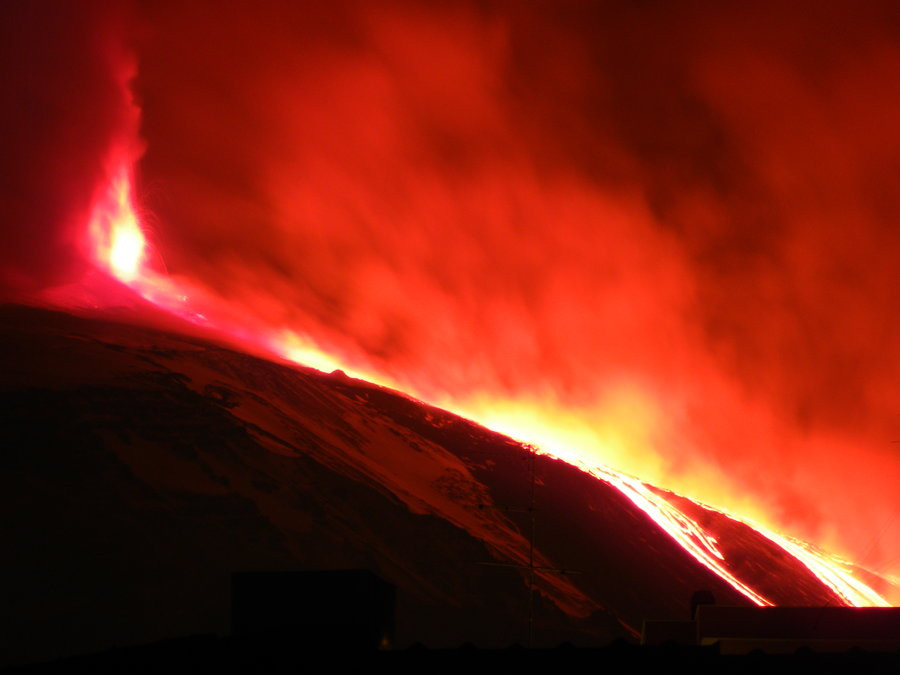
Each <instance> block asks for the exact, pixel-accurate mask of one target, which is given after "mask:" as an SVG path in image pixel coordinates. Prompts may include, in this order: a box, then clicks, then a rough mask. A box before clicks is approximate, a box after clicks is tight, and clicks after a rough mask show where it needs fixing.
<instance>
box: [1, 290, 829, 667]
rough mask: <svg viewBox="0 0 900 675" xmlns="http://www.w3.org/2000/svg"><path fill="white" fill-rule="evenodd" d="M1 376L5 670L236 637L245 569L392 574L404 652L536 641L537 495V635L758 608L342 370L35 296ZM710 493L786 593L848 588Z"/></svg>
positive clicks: (597, 638)
mask: <svg viewBox="0 0 900 675" xmlns="http://www.w3.org/2000/svg"><path fill="white" fill-rule="evenodd" d="M0 373H2V382H0V397H2V416H0V420H2V422H0V428H2V432H0V434H2V435H0V439H2V440H0V447H2V471H0V481H2V485H0V490H2V495H3V504H4V512H5V517H4V518H3V527H2V532H0V536H2V539H3V542H4V549H5V553H4V555H3V556H2V560H3V562H2V565H3V574H4V576H3V579H4V585H5V591H4V597H5V600H4V603H3V608H2V610H0V611H2V625H0V640H2V650H3V654H2V657H0V660H2V663H4V664H10V663H25V662H28V661H32V660H38V659H47V658H54V657H58V656H65V655H69V654H74V653H84V652H90V651H98V650H102V649H106V648H108V647H110V646H112V645H128V644H137V643H144V642H149V641H153V640H158V639H162V638H166V637H172V636H179V635H189V634H196V633H223V632H226V631H227V626H228V620H229V607H228V605H229V597H228V587H229V578H230V575H231V573H232V572H233V571H237V570H267V569H271V570H304V569H346V568H366V569H369V570H372V571H374V572H375V573H376V574H378V575H380V576H381V577H382V578H384V579H386V580H388V581H390V582H392V583H393V584H395V585H396V586H397V589H398V604H397V645H398V646H400V647H402V646H405V645H409V644H412V643H414V642H421V643H424V644H426V645H428V646H433V647H442V646H457V645H459V644H462V643H464V642H473V643H475V644H478V645H479V646H488V647H490V646H506V645H509V644H511V643H513V642H516V641H518V642H524V641H525V640H526V639H527V634H528V616H529V610H528V607H529V601H528V583H529V573H528V571H527V570H526V569H524V566H527V565H528V563H529V550H530V538H531V520H530V518H531V513H530V512H529V511H528V507H529V505H530V503H531V491H532V489H534V503H535V505H536V510H535V511H534V518H535V519H534V565H535V566H536V567H538V568H547V569H537V570H536V571H535V579H534V583H535V588H536V593H535V602H534V629H535V641H536V644H538V645H554V644H558V643H559V642H561V641H563V640H568V641H571V642H573V643H575V644H581V645H602V644H606V643H608V642H609V641H610V640H612V639H614V638H617V637H628V636H634V635H636V632H637V630H638V629H639V628H640V626H641V622H642V620H643V619H645V618H651V619H681V618H687V613H688V604H689V598H690V596H691V593H692V592H693V591H695V590H697V589H708V590H711V591H712V592H713V594H714V595H715V596H716V598H717V600H718V601H719V602H723V603H727V604H747V603H748V602H749V600H747V598H746V597H745V596H743V595H741V594H740V593H738V592H737V591H735V590H734V589H733V588H732V587H731V586H730V585H728V584H727V583H726V582H724V581H723V580H722V579H720V578H719V577H718V576H716V575H715V574H713V573H712V572H711V571H709V570H708V569H707V568H706V567H704V566H702V565H700V564H699V563H697V562H696V560H695V559H694V558H692V557H691V556H690V555H688V554H687V553H686V552H685V550H684V549H682V548H681V547H680V546H679V545H678V544H677V543H676V542H675V541H674V540H673V539H672V538H671V537H670V536H669V535H668V534H667V533H666V532H664V531H663V530H662V529H660V528H659V526H657V525H656V524H655V523H654V522H653V521H652V520H651V519H650V518H649V517H648V516H647V515H646V514H645V513H644V512H643V511H641V510H640V509H639V508H637V507H636V506H635V505H634V504H633V503H632V502H631V501H630V500H629V499H627V498H626V497H625V496H624V495H623V494H622V493H621V492H619V491H618V490H617V489H615V488H614V487H612V486H610V485H608V484H607V483H605V482H603V481H600V480H598V479H596V478H594V477H592V476H590V475H588V474H586V473H584V472H583V471H581V470H579V469H577V468H575V467H572V466H570V465H568V464H566V463H564V462H561V461H558V460H554V459H551V458H548V457H546V456H541V455H536V456H533V457H532V456H531V455H530V453H529V451H528V448H527V447H524V446H523V445H521V444H520V443H518V442H516V441H514V440H512V439H510V438H508V437H505V436H502V435H500V434H497V433H494V432H492V431H489V430H488V429H485V428H483V427H481V426H478V425H476V424H474V423H472V422H470V421H467V420H465V419H462V418H460V417H458V416H455V415H453V414H450V413H448V412H445V411H443V410H439V409H437V408H434V407H430V406H428V405H425V404H423V403H421V402H419V401H416V400H414V399H411V398H409V397H407V396H404V395H402V394H400V393H398V392H394V391H390V390H387V389H384V388H381V387H377V386H375V385H371V384H369V383H366V382H363V381H359V380H353V379H350V378H347V377H346V376H344V375H343V374H341V373H334V374H331V375H326V374H323V373H320V372H318V371H314V370H310V369H304V368H299V367H294V366H289V365H284V364H278V363H274V362H271V361H266V360H263V359H260V358H256V357H253V356H249V355H247V354H243V353H239V352H236V351H233V350H230V349H227V348H225V347H222V346H218V345H216V344H212V343H209V342H205V341H203V340H201V339H198V338H191V337H184V336H180V335H176V334H172V333H167V332H160V331H156V330H151V329H147V328H142V327H137V326H135V325H131V324H128V323H118V322H115V321H112V320H109V319H108V318H98V317H84V316H75V315H71V314H66V313H61V312H55V311H48V310H44V309H37V308H32V307H24V306H18V305H4V306H0ZM532 461H533V462H534V468H533V472H532V468H531V463H532ZM532 475H533V476H534V486H532ZM690 505H691V507H692V508H693V509H694V511H695V512H696V513H695V514H694V515H695V517H696V516H697V515H698V514H699V515H700V516H702V518H703V520H704V522H705V526H706V527H707V528H708V531H711V532H719V533H720V537H721V536H727V542H725V544H726V545H725V548H726V549H727V551H728V556H729V561H730V563H729V564H730V565H731V566H732V571H733V572H734V573H735V574H736V575H738V576H739V578H741V580H742V581H744V582H745V583H748V584H750V585H751V586H752V587H753V588H754V589H755V590H756V591H757V592H759V593H761V594H762V595H764V596H765V597H766V598H767V599H768V600H769V601H771V602H773V603H776V604H795V605H796V604H811V605H814V604H838V603H839V601H838V599H837V598H836V597H835V596H834V594H833V593H832V592H831V591H830V590H829V589H828V588H827V587H826V586H824V585H823V584H822V583H820V582H819V580H818V579H817V578H816V577H814V576H813V575H812V574H810V573H809V572H808V571H807V569H806V568H805V567H804V566H803V565H802V564H800V563H799V562H798V561H796V560H795V559H793V558H792V557H790V556H788V555H787V554H785V552H784V551H783V550H782V549H780V548H778V547H777V546H775V545H774V544H772V543H771V541H769V540H768V539H766V538H765V537H763V536H761V535H759V534H758V533H757V532H755V531H754V530H753V529H751V528H750V527H748V526H746V525H744V524H742V523H739V522H737V521H734V520H731V519H729V518H728V517H726V516H724V515H722V514H720V513H718V512H716V511H712V510H708V509H705V508H703V507H702V506H699V505H696V504H693V503H690ZM483 563H493V564H489V565H485V564H483ZM504 565H508V566H504ZM559 570H566V571H567V572H566V573H560V572H559Z"/></svg>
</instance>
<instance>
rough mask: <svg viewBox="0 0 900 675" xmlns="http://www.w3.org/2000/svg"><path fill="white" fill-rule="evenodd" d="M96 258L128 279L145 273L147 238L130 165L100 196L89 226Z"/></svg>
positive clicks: (124, 168)
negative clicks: (133, 191) (136, 202)
mask: <svg viewBox="0 0 900 675" xmlns="http://www.w3.org/2000/svg"><path fill="white" fill-rule="evenodd" d="M89 233H90V236H91V239H92V241H93V243H94V254H95V256H96V258H97V260H98V261H99V262H100V263H101V264H102V265H104V266H107V267H108V268H109V271H110V272H111V273H112V274H113V276H115V277H117V278H118V279H120V280H121V281H124V282H126V283H129V282H133V281H137V280H138V278H139V277H140V276H141V275H142V272H143V269H142V268H143V266H144V263H145V259H146V246H147V240H146V239H145V238H144V233H143V231H141V228H140V226H139V225H138V217H137V213H136V212H135V207H134V200H133V197H132V181H131V177H130V167H127V166H123V167H121V168H120V169H119V171H118V173H117V174H116V175H115V177H114V178H113V179H112V181H111V182H110V184H109V185H108V187H107V190H106V192H105V193H104V194H103V195H102V196H101V197H100V198H99V199H98V200H97V203H96V204H95V205H94V210H93V213H92V215H91V223H90V228H89Z"/></svg>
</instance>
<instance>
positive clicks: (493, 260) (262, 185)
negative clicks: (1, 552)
mask: <svg viewBox="0 0 900 675" xmlns="http://www.w3.org/2000/svg"><path fill="white" fill-rule="evenodd" d="M782 4H783V3H765V2H762V3H754V4H753V6H752V7H749V6H748V7H744V8H734V7H726V6H720V5H716V6H708V7H706V8H701V7H700V6H699V5H697V6H694V5H691V7H690V8H685V7H681V8H676V7H674V6H669V5H664V4H662V3H627V4H625V3H615V2H610V3H596V4H595V3H587V4H580V3H565V2H563V3H548V4H542V3H515V2H513V3H504V2H497V3H468V2H451V3H441V4H440V5H438V6H431V5H429V4H426V3H412V2H409V3H406V2H400V3H392V4H388V5H379V4H377V3H376V4H368V3H354V2H337V3H329V6H328V8H319V7H311V6H304V7H302V8H296V7H293V5H292V4H291V3H281V2H271V3H262V4H260V5H252V6H251V5H249V4H248V5H243V4H241V3H228V4H227V5H224V6H222V5H220V4H219V3H211V4H204V3H190V5H189V6H185V5H184V3H167V2H158V3H152V5H151V4H147V5H145V6H143V7H142V8H141V11H140V19H139V21H138V23H139V24H140V26H141V30H140V31H138V32H139V34H140V40H137V42H136V51H137V58H138V61H139V65H140V69H139V71H138V73H137V75H136V78H135V79H134V81H133V87H134V89H135V91H136V92H137V94H138V95H139V98H140V100H141V107H142V109H143V111H144V119H143V123H142V126H141V133H142V135H143V136H144V138H145V139H146V141H147V150H146V154H145V155H144V156H143V157H142V158H141V159H140V162H139V164H138V165H137V166H138V168H139V169H140V179H141V180H140V195H139V196H140V200H141V203H142V209H146V210H147V211H148V212H149V213H151V214H153V215H152V218H153V221H152V230H153V236H152V237H150V236H149V230H148V228H147V226H146V223H140V219H138V217H137V216H136V215H135V213H136V211H135V203H134V200H135V197H136V195H135V194H132V193H131V192H130V190H131V188H130V187H129V186H130V182H129V181H130V180H131V179H132V171H133V170H134V168H133V166H132V164H133V162H134V161H135V160H136V159H137V156H138V154H139V153H138V152H136V151H135V148H137V147H139V145H138V144H137V124H136V114H135V113H136V108H135V107H134V106H133V105H132V103H131V100H130V95H129V94H128V91H127V89H125V88H124V87H123V86H122V85H123V82H124V81H125V80H126V79H127V77H125V78H123V76H122V72H126V73H127V74H128V76H129V77H130V75H131V74H133V73H132V72H131V70H130V69H129V68H121V67H120V65H121V63H126V62H127V61H128V60H127V59H122V58H121V55H120V54H118V55H117V54H113V55H112V57H111V56H110V51H109V50H99V51H98V50H94V48H93V45H95V44H97V39H96V35H95V34H94V33H96V31H94V32H91V31H88V32H89V33H91V35H92V38H91V40H90V41H88V40H86V39H84V38H77V37H76V38H72V40H71V41H72V42H73V43H74V45H75V47H76V48H75V49H73V50H71V51H72V52H73V53H76V54H78V55H79V56H80V57H82V58H81V60H82V61H83V63H82V64H81V65H82V67H81V68H80V69H79V72H84V73H87V74H89V75H90V77H89V78H88V82H87V84H90V85H91V86H89V87H86V88H85V91H86V92H89V94H90V95H88V94H85V96H83V97H79V96H76V95H75V92H73V91H71V86H72V85H71V84H70V83H69V82H68V80H66V78H64V77H57V78H50V82H51V83H52V84H58V86H55V87H53V88H52V92H53V93H54V95H55V96H56V98H53V97H51V99H50V100H51V102H52V103H54V105H55V108H54V106H50V107H51V108H52V109H57V108H61V109H64V111H65V114H64V115H61V116H60V117H59V119H57V118H55V117H51V118H48V120H49V121H46V120H43V118H41V117H40V116H32V117H31V118H28V117H27V116H26V115H24V114H23V119H26V118H27V119H29V120H32V119H36V120H43V121H44V122H46V123H45V124H42V125H37V126H40V128H35V130H34V133H33V134H32V136H33V137H34V138H35V139H45V138H53V139H54V144H52V145H53V147H54V149H56V151H57V152H56V154H55V155H54V154H53V153H50V152H49V151H46V148H44V149H42V150H41V151H40V152H37V151H35V150H33V148H35V147H37V148H39V149H41V148H42V147H43V146H42V145H41V144H40V143H37V142H35V143H32V144H31V145H30V146H29V147H28V150H29V152H25V151H24V150H23V152H22V153H21V156H22V157H23V158H25V159H23V160H21V163H22V164H23V165H25V166H26V168H27V169H28V171H26V172H25V173H24V175H27V176H31V177H32V179H29V181H27V183H28V186H29V188H30V187H31V186H37V187H35V188H34V192H35V194H37V195H44V194H47V193H53V194H58V195H61V196H60V203H61V204H62V206H60V208H59V209H58V212H57V211H53V212H50V210H49V209H47V208H44V209H43V210H36V211H34V212H35V213H38V214H39V215H41V217H42V218H43V220H41V221H40V222H42V223H44V222H46V223H52V227H51V234H52V235H53V236H50V237H45V238H44V239H45V241H44V242H42V244H41V246H36V245H32V244H31V243H28V242H31V241H32V240H33V239H35V237H34V236H30V237H29V235H28V233H29V232H31V231H32V230H34V229H35V228H34V227H31V226H30V225H28V224H27V223H26V222H25V219H24V218H23V217H20V216H21V214H26V215H27V217H28V218H32V217H33V214H32V211H33V209H32V210H30V209H29V208H25V206H27V204H26V205H25V206H23V208H22V209H20V210H19V211H18V212H17V213H16V214H15V215H16V217H15V218H11V219H10V222H15V223H19V222H22V223H23V225H21V226H20V227H19V228H18V229H17V230H16V232H17V234H16V236H9V235H5V236H8V237H9V239H10V242H11V243H10V246H8V247H7V249H8V250H14V249H13V248H12V246H13V245H15V247H17V248H15V251H16V252H17V253H16V255H9V260H6V259H4V265H3V267H2V270H0V271H2V273H3V278H4V280H5V285H6V286H12V287H34V286H37V287H41V286H46V285H49V284H51V283H58V282H60V281H62V280H65V279H66V278H68V279H70V280H71V279H74V278H77V276H78V275H77V271H78V270H79V269H81V267H83V264H84V261H83V260H81V259H80V258H79V257H78V256H77V255H73V254H71V252H70V249H72V248H73V247H74V248H77V247H78V246H77V245H74V244H73V241H74V240H75V239H77V237H76V236H75V235H73V232H75V231H76V230H77V227H75V226H74V225H72V223H73V222H77V223H82V224H83V223H84V222H91V223H92V225H91V229H90V231H91V234H90V242H91V246H92V251H95V252H98V253H99V255H100V256H101V258H103V260H105V261H107V263H106V264H107V267H108V269H109V270H110V271H111V272H112V274H113V275H114V276H116V277H117V278H118V279H120V280H122V281H124V282H127V283H128V284H130V285H131V286H132V287H133V288H135V289H138V290H139V291H140V293H141V294H142V295H143V296H144V297H146V298H148V299H151V300H152V301H153V302H155V303H156V304H158V305H160V306H163V307H165V308H166V309H168V310H170V311H173V312H175V313H178V314H179V315H180V316H185V317H188V318H189V319H190V320H191V321H193V322H194V323H198V324H202V325H207V326H214V327H216V328H217V329H218V330H220V331H223V332H224V333H226V334H228V335H229V336H231V339H233V340H236V341H238V342H239V343H240V344H241V345H242V346H244V347H245V348H251V349H257V350H259V349H262V350H268V351H275V352H277V353H279V354H282V355H284V356H285V357H287V358H290V359H293V360H296V361H299V362H303V363H307V364H309V365H312V366H314V367H317V368H320V369H323V370H332V369H334V368H336V367H341V368H343V369H345V370H348V371H349V372H353V373H357V374H359V375H360V376H363V377H366V378H367V379H372V380H375V381H378V382H382V383H385V384H389V385H391V386H395V387H398V388H401V389H403V390H405V391H408V392H412V393H413V394H415V395H417V396H420V397H422V398H424V399H427V400H429V401H433V402H435V403H437V404H440V405H443V406H444V407H447V408H450V409H452V410H455V411H458V412H461V413H463V414H465V415H467V416H469V417H472V418H474V419H476V420H478V421H480V422H482V423H484V424H486V425H487V426H490V427H493V428H496V429H498V430H500V431H505V432H507V433H510V434H512V435H514V436H516V437H518V438H521V439H523V440H526V441H529V442H534V443H537V444H539V445H540V446H541V447H542V448H543V449H544V450H545V451H547V452H551V453H553V454H554V455H557V456H560V457H564V458H566V459H567V460H569V461H573V462H582V463H584V464H585V465H586V466H588V467H597V466H613V467H616V469H619V470H622V471H626V472H628V473H629V474H632V475H637V476H640V477H641V478H643V479H646V480H648V481H651V482H653V483H656V484H660V485H664V486H666V487H670V488H672V489H675V490H677V491H679V492H682V493H684V494H688V495H691V496H694V497H697V498H700V499H702V500H703V501H705V502H708V503H713V504H717V505H720V506H722V507H723V508H727V509H728V510H729V511H730V512H733V513H741V514H742V515H743V516H746V517H751V518H753V519H754V520H755V521H757V522H762V523H764V524H765V525H766V526H767V527H768V528H769V529H770V530H771V531H780V532H791V533H794V534H797V535H800V536H803V537H805V538H807V539H809V540H811V541H815V542H817V543H820V544H822V545H825V546H829V547H833V548H835V549H836V550H839V551H841V552H842V553H845V554H847V555H850V556H851V557H853V559H854V560H856V561H857V562H859V563H861V564H864V565H870V566H873V567H876V568H878V569H879V570H881V571H888V572H890V571H894V572H896V571H897V564H898V561H900V538H898V537H897V532H898V530H897V522H898V513H900V493H898V491H897V490H896V485H897V484H898V481H900V459H898V456H897V454H896V452H897V448H898V447H900V446H897V445H896V444H893V445H892V444H891V442H892V441H894V440H897V438H898V437H900V424H898V422H897V420H898V419H900V418H898V417H897V414H898V412H900V405H898V401H897V398H896V383H897V381H898V377H900V373H898V367H900V351H898V350H900V347H898V345H900V341H898V340H897V339H896V335H897V334H898V328H900V326H898V325H897V312H896V309H897V307H898V306H900V295H898V294H900V283H898V278H897V265H896V261H897V256H898V251H900V239H898V236H900V229H898V228H897V227H896V223H897V221H898V219H900V202H898V200H897V193H896V185H895V176H896V168H897V166H900V164H898V162H900V136H898V131H897V130H898V128H900V127H898V125H897V124H896V119H898V117H900V94H898V92H900V87H897V86H896V73H898V72H900V47H898V44H900V41H898V35H897V32H896V26H898V25H900V21H894V20H892V18H896V16H895V13H896V4H894V3H879V2H874V3H867V4H866V6H865V7H858V6H855V5H854V4H853V3H842V2H833V3H832V2H825V3H817V4H816V8H815V15H814V16H813V15H812V14H809V13H807V12H805V11H804V10H803V9H802V8H797V7H790V8H785V7H783V6H782ZM75 13H76V14H77V12H75ZM95 14H97V16H101V15H102V12H95ZM79 22H80V24H89V25H91V26H93V25H94V24H98V25H99V24H102V23H104V22H100V21H99V20H97V17H96V16H94V17H93V18H91V17H88V18H87V19H84V18H79V20H78V22H76V23H79ZM51 28H53V29H54V30H55V31H57V32H60V31H61V32H63V33H65V30H64V28H65V26H64V24H62V23H61V24H60V25H59V26H55V27H54V26H51ZM78 28H79V30H82V29H84V25H79V26H78ZM52 34H54V35H55V33H52ZM201 34H202V35H203V36H204V37H203V39H202V40H198V39H197V36H198V35H201ZM101 43H102V41H101ZM45 50H47V51H49V52H50V53H52V51H53V50H52V45H46V46H45ZM43 58H48V57H46V56H45V57H43ZM26 61H27V59H26ZM110 63H112V64H113V66H114V67H111V66H110V65H109V64H110ZM38 64H39V65H40V61H38ZM51 66H52V64H51V65H50V66H47V67H46V69H45V70H47V71H48V72H55V70H54V68H53V67H51ZM35 67H37V66H35ZM57 70H60V72H62V71H63V69H60V68H57ZM57 80H58V83H57ZM23 81H27V82H33V81H44V82H46V81H47V77H43V78H37V79H31V78H23ZM96 100H99V101H101V102H102V104H98V108H99V110H100V111H102V112H103V114H102V115H101V114H97V113H96V111H94V110H92V109H83V106H86V105H87V103H85V102H84V101H96ZM59 101H63V102H64V103H65V105H59ZM17 105H20V104H17ZM92 105H93V104H92ZM11 106H12V104H11ZM67 106H68V107H67ZM8 108H10V109H12V108H11V107H10V106H8ZM69 108H71V109H69ZM110 111H111V112H110ZM73 118H74V119H78V120H88V121H92V120H97V124H96V126H91V125H90V124H88V122H85V121H83V122H82V123H81V124H82V126H87V127H88V128H90V129H92V130H93V132H94V133H93V134H88V135H87V136H85V134H84V133H79V134H76V133H74V132H73V131H72V129H70V128H69V126H67V124H64V123H63V122H62V121H61V120H63V119H65V120H71V119H73ZM51 122H52V124H51ZM32 124H34V122H32ZM44 127H47V128H49V129H50V130H51V131H53V133H52V134H51V133H47V129H46V128H44ZM73 128H76V129H78V130H79V131H80V130H81V127H79V126H78V125H75V127H73ZM84 137H86V138H89V139H90V141H91V142H90V143H86V144H85V147H81V146H79V145H78V144H77V143H76V141H75V140H73V139H82V138H84ZM46 143H47V147H49V146H50V145H51V144H50V143H49V142H46ZM25 145H27V144H23V147H25ZM73 148H74V149H73ZM64 151H67V152H68V151H71V158H75V159H77V160H78V161H74V162H70V161H62V160H66V159H71V158H70V157H68V156H64V155H61V154H60V153H63V152H64ZM110 157H115V158H117V159H116V161H114V162H113V163H112V167H111V168H110V167H109V166H108V162H109V158H110ZM44 158H50V159H47V160H46V161H38V159H44ZM85 158H87V159H85ZM26 160H27V161H26ZM88 160H89V161H88ZM32 165H34V166H33V168H32ZM70 165H72V166H89V167H91V171H89V172H88V174H89V180H88V179H86V178H83V177H82V176H81V175H80V174H79V175H77V176H73V175H69V173H67V172H66V171H65V170H64V169H60V168H59V167H60V166H62V167H66V166H70ZM49 168H52V169H53V171H50V170H49ZM16 175H18V174H16ZM85 185H87V187H85ZM98 185H99V186H101V187H100V190H99V192H98V193H95V192H93V191H92V190H93V189H94V188H95V187H96V186H98ZM38 188H39V189H38ZM23 192H24V190H23ZM84 194H87V195H89V196H90V197H93V199H94V202H93V204H94V206H93V209H94V210H93V211H91V207H90V203H85V202H89V198H86V197H82V196H81V195H84ZM98 195H99V196H98ZM30 201H31V202H33V203H36V204H43V202H42V201H41V199H38V198H37V197H34V198H32V199H31V200H30ZM23 203H24V202H23ZM44 211H47V213H44ZM60 214H64V216H65V217H63V216H61V215H60ZM72 214H74V215H72ZM34 217H36V216H34ZM60 223H62V224H60ZM139 224H140V225H141V226H143V227H144V230H143V233H142V232H141V230H140V227H138V225H139ZM48 227H50V226H48ZM79 233H80V232H79ZM148 238H150V239H152V240H153V241H154V242H155V244H156V247H157V248H158V251H154V250H152V247H150V246H149V245H148V243H147V239H148ZM22 242H26V243H24V244H23V243H22ZM47 242H49V243H47ZM79 243H80V242H79ZM23 257H24V258H25V259H27V260H34V261H40V265H39V266H37V267H36V266H35V265H32V266H31V268H29V266H28V265H23V264H22V263H21V262H20V260H21V259H23ZM158 258H164V259H165V261H166V264H167V267H168V270H169V272H170V273H168V274H162V273H161V272H160V271H159V270H156V269H154V267H153V265H150V264H149V261H150V260H151V259H154V260H155V259H158ZM32 268H33V269H39V271H40V272H41V273H40V274H37V273H36V272H34V271H33V269H32ZM70 268H71V269H70ZM63 270H69V271H68V272H67V273H66V274H64V273H63ZM72 270H75V271H72ZM23 279H25V280H26V281H22V280H23ZM6 280H12V281H6ZM26 282H27V283H26ZM617 475H618V474H617ZM622 480H625V479H624V478H623V479H622ZM623 485H624V484H623ZM622 489H632V488H622ZM633 490H634V494H635V498H636V499H639V498H640V497H639V495H640V493H641V489H640V488H639V487H638V486H636V485H635V486H633ZM658 508H659V509H660V512H661V513H662V512H665V508H664V505H660V506H658ZM670 525H671V526H672V527H673V528H674V529H678V528H679V527H680V525H678V524H677V523H670ZM773 536H775V535H773ZM785 541H787V540H785ZM700 545H701V548H702V544H700ZM785 545H786V546H787V544H785ZM704 550H707V549H704ZM707 553H708V554H709V555H710V556H711V557H710V560H714V559H715V555H714V554H712V553H709V551H708V550H707ZM851 554H852V555H851ZM810 564H813V563H810Z"/></svg>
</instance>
